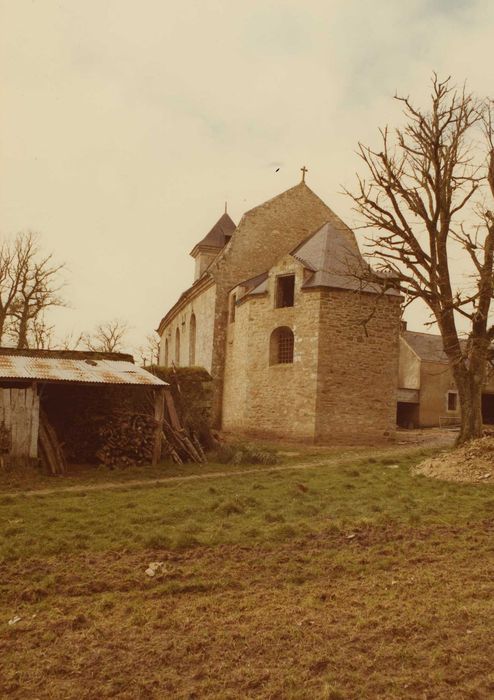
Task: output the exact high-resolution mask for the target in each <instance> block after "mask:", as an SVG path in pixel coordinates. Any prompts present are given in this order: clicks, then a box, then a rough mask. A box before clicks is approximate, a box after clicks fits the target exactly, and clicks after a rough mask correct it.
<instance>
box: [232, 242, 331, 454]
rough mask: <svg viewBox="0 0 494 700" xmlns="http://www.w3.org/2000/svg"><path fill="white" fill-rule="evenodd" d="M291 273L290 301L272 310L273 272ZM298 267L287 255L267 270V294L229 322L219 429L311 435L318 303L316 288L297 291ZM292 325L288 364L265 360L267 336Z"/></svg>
mask: <svg viewBox="0 0 494 700" xmlns="http://www.w3.org/2000/svg"><path fill="white" fill-rule="evenodd" d="M290 273H294V274H295V305H294V306H293V307H288V308H279V309H277V308H275V282H276V277H277V275H283V274H290ZM302 283H303V267H302V265H300V264H299V263H297V262H296V261H295V260H294V258H292V257H291V256H286V257H285V258H283V259H282V260H281V261H280V263H279V264H278V265H277V266H275V267H273V268H272V269H271V271H270V274H269V280H268V293H267V294H263V295H262V296H253V297H251V298H250V299H248V300H247V301H245V302H244V303H241V304H240V306H239V307H237V312H236V316H235V322H234V323H229V324H228V340H227V348H228V352H227V360H226V368H225V384H224V394H223V428H224V429H225V430H235V431H239V432H246V433H250V434H258V435H260V434H264V435H276V436H280V437H288V436H289V437H293V438H300V439H303V438H305V439H309V440H311V441H312V440H313V439H314V432H315V409H316V396H317V386H316V384H317V357H318V341H319V339H318V332H319V324H318V318H319V304H320V297H321V293H320V292H319V291H317V290H313V291H311V292H302V291H301V289H300V287H301V284H302ZM280 326H288V327H289V328H291V329H292V331H293V333H294V336H295V342H294V361H293V364H272V365H270V363H269V348H270V337H271V333H272V332H273V330H275V329H276V328H278V327H280Z"/></svg>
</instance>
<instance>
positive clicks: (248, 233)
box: [209, 183, 356, 424]
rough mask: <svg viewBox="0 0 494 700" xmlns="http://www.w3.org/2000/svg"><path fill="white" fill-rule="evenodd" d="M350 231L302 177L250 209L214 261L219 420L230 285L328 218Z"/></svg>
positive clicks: (286, 250)
mask: <svg viewBox="0 0 494 700" xmlns="http://www.w3.org/2000/svg"><path fill="white" fill-rule="evenodd" d="M327 221H331V222H332V223H333V224H334V225H335V226H338V228H341V229H342V230H345V231H347V232H348V237H349V240H351V241H352V244H353V245H356V243H355V238H354V235H353V233H352V231H351V230H350V229H349V228H348V227H347V226H346V225H345V224H344V223H343V222H342V221H341V219H339V218H338V217H337V216H336V214H334V212H332V211H331V209H329V207H328V206H326V204H325V203H324V202H323V201H322V200H321V199H320V198H319V197H318V196H317V195H316V194H314V192H312V190H311V189H310V188H309V187H307V185H305V184H304V183H300V184H299V185H297V186H296V187H292V188H291V189H290V190H287V191H286V192H283V193H282V194H280V195H278V196H276V197H274V198H273V199H270V200H269V201H267V202H265V203H264V204H261V205H260V206H258V207H255V208H254V209H251V210H250V211H248V212H246V214H244V216H243V217H242V219H241V221H240V223H239V225H238V226H237V228H236V229H235V231H234V233H233V236H232V238H231V241H230V242H229V244H228V245H227V246H226V247H225V248H224V250H223V251H222V253H221V255H220V256H219V257H218V258H217V260H216V261H215V262H214V263H213V265H212V266H211V268H210V270H209V272H210V273H211V274H212V275H213V277H214V279H215V282H216V288H217V296H216V308H215V333H214V349H213V361H212V369H211V374H212V375H213V378H214V381H215V404H214V409H213V410H214V415H215V422H216V423H217V424H220V423H221V413H222V395H223V373H224V368H225V350H226V343H227V328H228V299H229V293H230V291H231V290H232V288H233V287H234V286H236V285H238V284H239V283H240V282H243V281H245V280H247V279H250V278H251V277H255V276H256V275H258V274H261V273H262V272H266V270H268V269H269V268H270V267H272V266H273V265H275V264H276V263H277V262H278V261H279V260H280V259H281V258H282V257H283V256H285V255H286V254H287V253H289V252H290V251H291V250H293V249H294V248H295V247H296V246H297V245H298V244H299V243H301V242H302V241H303V240H304V239H305V238H307V237H308V236H309V235H310V234H311V233H313V232H315V231H317V229H318V228H320V227H321V226H322V225H323V224H324V223H325V222H327Z"/></svg>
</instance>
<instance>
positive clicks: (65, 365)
mask: <svg viewBox="0 0 494 700" xmlns="http://www.w3.org/2000/svg"><path fill="white" fill-rule="evenodd" d="M1 379H13V380H15V379H31V380H33V381H34V380H37V381H41V382H76V383H78V384H140V385H148V386H165V385H166V382H163V381H162V380H161V379H158V377H155V376H154V375H152V374H150V373H149V372H146V370H144V369H142V368H141V367H137V366H136V365H134V364H133V363H132V362H119V361H115V360H91V359H81V360H73V359H66V358H54V357H23V356H21V355H0V380H1Z"/></svg>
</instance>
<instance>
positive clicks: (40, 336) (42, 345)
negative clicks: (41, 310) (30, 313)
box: [29, 315, 55, 350]
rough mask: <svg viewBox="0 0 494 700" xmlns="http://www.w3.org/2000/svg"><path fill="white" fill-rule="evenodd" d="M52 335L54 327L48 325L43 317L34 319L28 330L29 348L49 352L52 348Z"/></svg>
mask: <svg viewBox="0 0 494 700" xmlns="http://www.w3.org/2000/svg"><path fill="white" fill-rule="evenodd" d="M54 333H55V326H51V325H49V324H48V323H47V321H46V318H45V317H44V315H43V316H38V317H36V318H35V319H33V321H32V324H31V328H30V330H29V347H30V348H36V350H50V348H52V347H53V342H54Z"/></svg>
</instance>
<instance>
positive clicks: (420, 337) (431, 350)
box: [401, 331, 448, 363]
mask: <svg viewBox="0 0 494 700" xmlns="http://www.w3.org/2000/svg"><path fill="white" fill-rule="evenodd" d="M401 336H402V338H403V339H404V340H405V341H406V342H407V343H408V345H409V346H410V347H411V348H412V350H413V351H414V352H415V354H416V355H418V357H419V358H420V359H421V360H424V362H442V363H447V362H448V357H447V355H446V353H445V352H444V350H443V339H442V337H441V336H440V335H435V334H433V333H419V332H418V331H403V333H402V334H401Z"/></svg>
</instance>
